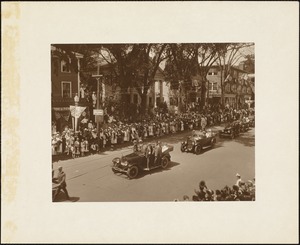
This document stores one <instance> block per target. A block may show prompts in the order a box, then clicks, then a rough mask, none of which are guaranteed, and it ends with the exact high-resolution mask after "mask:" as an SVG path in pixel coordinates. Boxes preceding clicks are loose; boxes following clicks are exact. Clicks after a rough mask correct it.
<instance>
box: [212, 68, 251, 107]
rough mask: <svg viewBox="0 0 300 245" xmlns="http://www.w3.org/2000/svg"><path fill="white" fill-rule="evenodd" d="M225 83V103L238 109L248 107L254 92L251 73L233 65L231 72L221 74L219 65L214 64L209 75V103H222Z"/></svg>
mask: <svg viewBox="0 0 300 245" xmlns="http://www.w3.org/2000/svg"><path fill="white" fill-rule="evenodd" d="M221 79H222V80H223V81H224V84H223V88H224V90H223V95H224V105H225V106H230V107H233V108H236V109H240V108H247V107H248V103H247V101H249V100H251V98H252V97H253V93H254V81H252V80H251V79H250V77H249V73H248V72H246V71H244V70H241V69H239V68H237V67H231V68H230V72H229V74H228V75H227V77H225V74H224V73H222V74H221V70H220V68H219V67H218V66H213V67H212V68H211V69H210V70H209V72H208V75H207V80H208V83H209V84H208V96H207V97H208V103H209V104H221V103H222V101H221V99H222V89H221Z"/></svg>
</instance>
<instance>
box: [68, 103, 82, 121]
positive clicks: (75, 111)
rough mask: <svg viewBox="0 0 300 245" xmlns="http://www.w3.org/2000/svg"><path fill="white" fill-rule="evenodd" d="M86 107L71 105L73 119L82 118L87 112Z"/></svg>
mask: <svg viewBox="0 0 300 245" xmlns="http://www.w3.org/2000/svg"><path fill="white" fill-rule="evenodd" d="M85 108H86V107H83V106H73V105H70V112H71V115H72V117H75V118H78V117H80V115H81V113H82V112H83V111H84V110H85Z"/></svg>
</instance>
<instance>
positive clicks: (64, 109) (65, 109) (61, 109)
mask: <svg viewBox="0 0 300 245" xmlns="http://www.w3.org/2000/svg"><path fill="white" fill-rule="evenodd" d="M52 109H53V110H54V111H70V107H53V108H52Z"/></svg>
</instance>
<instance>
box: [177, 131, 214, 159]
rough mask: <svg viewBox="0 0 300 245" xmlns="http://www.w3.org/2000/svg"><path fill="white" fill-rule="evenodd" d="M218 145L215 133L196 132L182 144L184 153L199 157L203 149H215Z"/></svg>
mask: <svg viewBox="0 0 300 245" xmlns="http://www.w3.org/2000/svg"><path fill="white" fill-rule="evenodd" d="M215 143H216V136H215V133H214V132H211V131H210V132H201V131H194V132H193V134H192V136H188V137H187V139H186V140H185V141H183V142H181V151H182V152H193V153H195V154H197V155H199V154H200V153H201V152H202V150H203V149H205V148H208V147H213V146H214V144H215Z"/></svg>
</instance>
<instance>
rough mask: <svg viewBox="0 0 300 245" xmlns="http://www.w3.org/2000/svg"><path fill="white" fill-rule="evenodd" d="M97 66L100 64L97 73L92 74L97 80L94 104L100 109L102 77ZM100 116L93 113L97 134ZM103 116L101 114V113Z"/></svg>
mask: <svg viewBox="0 0 300 245" xmlns="http://www.w3.org/2000/svg"><path fill="white" fill-rule="evenodd" d="M99 68H100V66H99V65H98V72H97V73H98V75H93V76H92V77H93V78H96V80H97V104H96V109H97V110H99V109H102V108H101V104H100V79H101V78H102V77H103V75H102V74H99ZM99 117H100V116H99V115H95V121H96V122H97V134H98V133H99V129H100V118H99ZM102 117H103V115H102Z"/></svg>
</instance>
